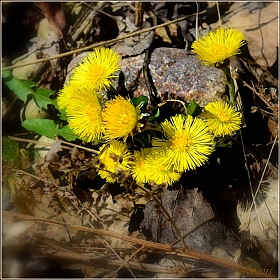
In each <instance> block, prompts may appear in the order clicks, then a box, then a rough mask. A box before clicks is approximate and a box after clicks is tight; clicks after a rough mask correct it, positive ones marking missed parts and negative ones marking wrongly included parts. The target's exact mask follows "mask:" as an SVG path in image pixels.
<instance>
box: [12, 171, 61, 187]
mask: <svg viewBox="0 0 280 280" xmlns="http://www.w3.org/2000/svg"><path fill="white" fill-rule="evenodd" d="M11 170H13V171H15V172H16V173H19V174H24V175H27V176H30V177H32V178H34V179H36V180H39V181H43V182H45V183H47V184H53V185H55V186H56V187H58V185H57V184H55V183H54V182H51V181H48V180H45V179H42V178H40V177H38V176H35V175H33V174H31V173H28V172H25V171H23V170H19V169H14V168H11Z"/></svg>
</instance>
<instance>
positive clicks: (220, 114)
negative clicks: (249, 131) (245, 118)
mask: <svg viewBox="0 0 280 280" xmlns="http://www.w3.org/2000/svg"><path fill="white" fill-rule="evenodd" d="M203 116H204V117H205V122H206V124H207V125H208V126H209V130H210V131H211V132H212V133H213V134H214V136H225V135H231V134H232V133H233V132H234V131H236V130H239V129H240V125H241V115H240V113H238V112H236V111H235V109H234V107H233V106H231V105H230V104H227V103H226V102H223V101H215V102H210V103H208V104H207V105H206V106H205V108H204V113H203Z"/></svg>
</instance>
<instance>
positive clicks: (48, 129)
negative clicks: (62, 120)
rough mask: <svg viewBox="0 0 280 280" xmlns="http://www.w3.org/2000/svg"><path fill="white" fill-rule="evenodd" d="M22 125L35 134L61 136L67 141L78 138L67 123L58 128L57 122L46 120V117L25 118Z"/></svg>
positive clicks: (50, 136)
mask: <svg viewBox="0 0 280 280" xmlns="http://www.w3.org/2000/svg"><path fill="white" fill-rule="evenodd" d="M22 126H23V127H24V128H25V129H27V130H31V131H33V132H35V133H37V134H40V135H44V136H47V137H49V138H53V139H54V138H55V137H56V136H62V137H63V138H64V139H65V140H67V141H74V140H75V139H79V137H78V136H77V135H75V133H74V132H73V130H72V129H71V128H70V127H69V125H66V126H64V127H62V128H59V126H58V124H56V123H55V122H54V121H53V120H48V119H31V120H25V121H24V122H23V123H22Z"/></svg>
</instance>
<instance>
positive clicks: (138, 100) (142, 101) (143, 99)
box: [131, 95, 149, 109]
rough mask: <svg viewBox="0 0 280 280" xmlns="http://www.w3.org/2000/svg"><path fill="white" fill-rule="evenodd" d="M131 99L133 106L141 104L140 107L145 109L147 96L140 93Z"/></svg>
mask: <svg viewBox="0 0 280 280" xmlns="http://www.w3.org/2000/svg"><path fill="white" fill-rule="evenodd" d="M131 101H132V103H133V104H134V106H138V105H141V106H140V107H141V108H143V109H146V107H147V105H148V101H149V98H148V97H147V96H144V95H140V96H139V97H135V98H132V99H131Z"/></svg>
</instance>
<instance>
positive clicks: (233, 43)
mask: <svg viewBox="0 0 280 280" xmlns="http://www.w3.org/2000/svg"><path fill="white" fill-rule="evenodd" d="M244 44H246V42H245V41H244V35H243V34H242V32H240V31H239V30H237V29H232V28H224V27H220V28H219V29H217V30H215V31H214V32H213V31H210V32H209V33H208V34H207V35H205V36H201V37H200V38H198V40H196V41H194V42H193V44H192V48H193V50H192V52H194V53H196V54H197V56H198V58H199V59H200V60H202V61H203V63H204V64H205V65H208V66H214V65H215V66H219V65H220V64H223V62H224V61H225V60H226V59H227V58H230V57H232V56H234V55H237V54H240V53H241V51H240V49H239V48H240V47H242V46H243V45H244Z"/></svg>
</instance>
